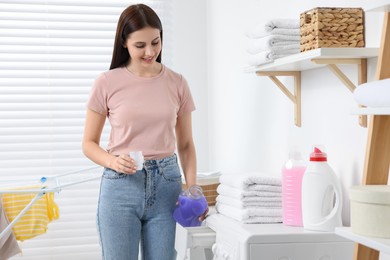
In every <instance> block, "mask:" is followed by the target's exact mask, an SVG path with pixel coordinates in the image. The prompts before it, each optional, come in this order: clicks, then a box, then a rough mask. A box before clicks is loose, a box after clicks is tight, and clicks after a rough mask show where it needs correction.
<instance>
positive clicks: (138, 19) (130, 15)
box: [110, 4, 163, 70]
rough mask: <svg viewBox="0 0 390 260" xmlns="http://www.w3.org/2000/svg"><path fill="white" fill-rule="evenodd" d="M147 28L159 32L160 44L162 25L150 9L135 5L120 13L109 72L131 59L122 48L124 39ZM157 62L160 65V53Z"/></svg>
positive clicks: (142, 5)
mask: <svg viewBox="0 0 390 260" xmlns="http://www.w3.org/2000/svg"><path fill="white" fill-rule="evenodd" d="M147 26H150V27H152V28H155V29H158V30H160V38H161V42H162V37H163V30H162V24H161V21H160V18H159V17H158V15H157V14H156V12H155V11H154V10H153V9H152V8H150V7H149V6H147V5H144V4H135V5H131V6H129V7H127V8H126V9H125V10H124V11H123V12H122V14H121V16H120V17H119V20H118V26H117V29H116V35H115V43H114V50H113V53H112V59H111V65H110V70H112V69H115V68H118V67H121V66H123V65H125V64H126V63H127V62H128V60H130V59H131V57H130V55H129V52H128V51H127V49H126V48H125V47H124V45H125V42H126V39H127V37H128V36H129V34H131V33H133V32H135V31H138V30H140V29H142V28H145V27H147ZM157 62H160V63H161V52H160V54H159V55H158V57H157Z"/></svg>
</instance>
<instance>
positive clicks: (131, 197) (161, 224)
mask: <svg viewBox="0 0 390 260" xmlns="http://www.w3.org/2000/svg"><path fill="white" fill-rule="evenodd" d="M180 192H181V174H180V169H179V166H178V163H177V157H176V155H172V156H170V157H167V158H163V159H159V160H146V161H145V163H144V168H143V169H142V170H140V171H137V172H136V173H135V174H122V173H117V172H116V171H114V170H112V169H105V170H104V172H103V177H102V181H101V187H100V196H99V202H98V210H97V226H98V231H99V236H100V244H101V247H102V254H103V259H104V260H137V259H138V250H139V245H140V248H141V253H142V259H143V260H175V259H176V251H175V248H174V246H175V229H176V222H175V220H174V219H173V217H172V213H173V211H174V209H175V207H176V201H177V199H178V196H179V194H180Z"/></svg>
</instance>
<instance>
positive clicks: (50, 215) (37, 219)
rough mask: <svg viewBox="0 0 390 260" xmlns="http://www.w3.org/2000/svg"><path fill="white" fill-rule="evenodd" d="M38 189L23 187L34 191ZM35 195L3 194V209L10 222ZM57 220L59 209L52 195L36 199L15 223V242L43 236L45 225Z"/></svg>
mask: <svg viewBox="0 0 390 260" xmlns="http://www.w3.org/2000/svg"><path fill="white" fill-rule="evenodd" d="M36 188H40V187H24V188H23V189H36ZM36 195H37V194H36V193H26V194H12V193H8V194H3V195H2V200H3V207H4V211H5V213H6V215H7V217H8V220H9V221H10V222H12V221H13V220H14V219H15V218H16V217H17V216H18V215H19V213H20V212H21V211H22V210H23V209H24V208H25V207H26V206H27V205H28V204H29V203H30V202H31V201H32V200H33V199H34V198H35V196H36ZM58 218H59V209H58V206H57V204H56V203H55V202H54V193H53V192H48V193H46V194H44V195H43V196H42V197H41V198H40V199H38V200H37V201H36V202H35V203H34V204H33V205H32V207H31V208H30V209H29V210H28V211H26V213H25V214H24V215H23V216H22V217H21V218H20V219H19V220H18V221H17V222H16V223H15V225H14V226H13V228H12V230H13V232H14V234H15V237H16V239H17V240H20V241H24V240H27V239H30V238H33V237H36V236H38V235H42V234H45V233H46V231H47V225H48V224H49V223H50V222H51V221H52V220H55V219H58Z"/></svg>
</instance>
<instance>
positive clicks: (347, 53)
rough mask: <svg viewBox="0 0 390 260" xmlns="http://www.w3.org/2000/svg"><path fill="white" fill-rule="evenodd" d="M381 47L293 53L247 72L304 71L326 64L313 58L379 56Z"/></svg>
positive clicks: (327, 49)
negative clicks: (317, 62)
mask: <svg viewBox="0 0 390 260" xmlns="http://www.w3.org/2000/svg"><path fill="white" fill-rule="evenodd" d="M378 51H379V48H319V49H314V50H310V51H305V52H301V53H297V54H292V55H289V56H286V57H283V58H280V59H276V60H275V61H273V62H272V63H267V64H264V65H260V66H252V67H248V68H247V69H245V71H246V72H256V71H302V70H310V69H315V68H319V67H321V66H325V64H316V63H314V62H312V61H311V60H312V59H363V58H373V57H377V56H378Z"/></svg>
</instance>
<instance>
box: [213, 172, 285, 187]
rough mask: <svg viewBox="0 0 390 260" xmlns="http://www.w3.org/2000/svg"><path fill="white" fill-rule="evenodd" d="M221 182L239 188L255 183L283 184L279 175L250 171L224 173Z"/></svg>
mask: <svg viewBox="0 0 390 260" xmlns="http://www.w3.org/2000/svg"><path fill="white" fill-rule="evenodd" d="M219 182H220V183H221V184H225V185H228V186H232V187H235V188H238V189H243V190H245V189H247V188H248V187H250V186H252V185H255V184H262V185H271V186H281V185H282V179H281V177H279V176H273V175H271V174H265V173H260V172H249V173H230V172H225V173H222V175H221V177H220V178H219Z"/></svg>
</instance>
